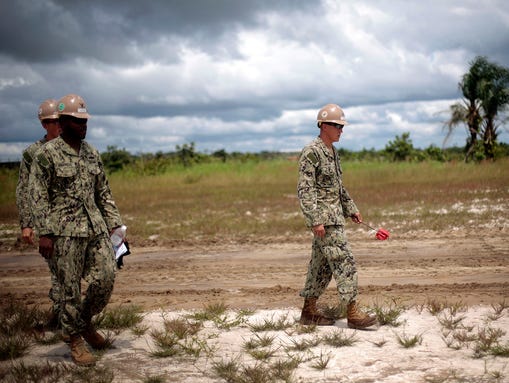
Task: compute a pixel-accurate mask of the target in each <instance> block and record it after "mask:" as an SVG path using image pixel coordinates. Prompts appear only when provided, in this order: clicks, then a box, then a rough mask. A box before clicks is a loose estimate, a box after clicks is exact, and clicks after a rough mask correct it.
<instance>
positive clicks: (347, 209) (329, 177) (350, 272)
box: [297, 137, 359, 303]
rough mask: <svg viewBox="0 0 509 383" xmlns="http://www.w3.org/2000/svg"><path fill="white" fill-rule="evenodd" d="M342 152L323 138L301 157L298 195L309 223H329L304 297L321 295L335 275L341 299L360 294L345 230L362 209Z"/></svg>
mask: <svg viewBox="0 0 509 383" xmlns="http://www.w3.org/2000/svg"><path fill="white" fill-rule="evenodd" d="M342 174H343V171H342V169H341V162H340V159H339V155H338V153H337V152H336V150H335V149H334V147H333V150H332V151H330V150H329V149H328V148H327V146H326V145H325V144H324V142H323V141H322V139H321V138H320V137H318V138H316V139H315V140H314V141H313V142H311V143H310V144H309V145H307V146H306V147H305V148H304V149H303V150H302V152H301V155H300V159H299V180H298V184H297V195H298V197H299V201H300V207H301V210H302V213H303V214H304V218H305V221H306V225H307V226H308V227H313V226H317V225H321V224H322V225H324V226H325V237H324V238H319V237H316V236H315V238H314V239H313V246H312V253H311V261H310V263H309V266H308V273H307V278H306V283H305V286H304V289H303V290H302V291H301V293H300V295H301V296H302V297H304V298H318V297H319V296H320V295H321V294H322V293H323V291H324V290H325V288H326V287H327V285H328V284H329V282H330V281H331V279H332V277H334V279H335V281H336V285H337V289H338V292H339V295H340V298H341V299H342V300H343V301H345V302H346V303H349V302H351V301H353V300H355V297H356V296H357V270H356V267H355V260H354V258H353V255H352V252H351V251H350V247H349V246H348V243H347V240H346V235H345V233H344V225H345V218H346V217H351V216H352V215H354V214H356V213H358V212H359V210H358V209H357V206H356V205H355V203H354V201H353V200H352V198H351V197H350V195H349V194H348V191H347V190H346V188H345V187H344V185H343V180H342Z"/></svg>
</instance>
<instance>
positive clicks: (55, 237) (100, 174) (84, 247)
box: [29, 94, 122, 366]
mask: <svg viewBox="0 0 509 383" xmlns="http://www.w3.org/2000/svg"><path fill="white" fill-rule="evenodd" d="M57 108H58V109H57V110H58V113H59V122H60V126H61V127H62V133H61V135H60V137H59V138H56V139H54V140H53V141H50V142H48V143H47V144H45V145H44V146H43V147H41V149H40V150H38V151H37V153H36V154H35V159H34V162H33V164H32V169H31V173H30V178H29V187H30V190H31V192H32V199H31V206H32V215H33V222H34V228H35V230H36V232H37V234H38V235H39V252H40V253H41V255H42V256H43V257H44V258H46V259H47V260H48V263H49V265H50V268H51V271H52V273H53V274H54V275H55V276H56V278H57V279H58V281H59V284H60V287H61V291H60V296H59V298H60V302H61V307H62V313H61V316H60V321H61V324H62V327H63V329H64V330H65V331H66V332H67V333H68V334H69V336H70V347H71V357H72V359H73V361H74V362H75V363H76V364H78V365H82V366H90V365H93V364H95V357H94V356H93V355H92V354H91V353H90V351H89V350H88V349H87V347H86V346H85V344H84V342H83V338H84V339H85V340H86V341H87V342H88V343H89V344H90V345H91V346H92V347H93V348H95V349H100V348H104V347H106V346H108V343H107V341H106V340H105V339H104V338H103V337H102V335H100V334H99V333H98V332H97V331H96V330H95V329H94V327H93V325H92V317H93V315H95V314H98V313H100V312H101V311H102V310H103V309H104V307H105V306H106V304H107V303H108V301H109V299H110V296H111V293H112V290H113V283H114V280H115V259H114V254H113V247H112V243H111V240H110V237H109V235H110V233H111V232H112V231H113V230H114V229H115V228H117V227H120V226H121V225H122V221H121V218H120V214H119V212H118V209H117V207H116V205H115V202H114V201H113V198H112V195H111V191H110V187H109V185H108V181H107V179H106V175H105V172H104V168H103V164H102V161H101V157H100V155H99V153H98V152H97V150H96V149H94V148H93V147H92V146H90V144H88V143H87V142H86V141H84V139H85V136H86V132H87V121H88V117H89V115H88V112H87V108H86V104H85V101H84V100H83V99H82V98H81V97H80V96H77V95H73V94H71V95H67V96H65V97H63V98H62V99H60V100H59V103H58V107H57ZM82 277H83V278H85V279H86V281H87V282H88V288H87V291H86V294H85V297H84V299H82V297H81V279H82Z"/></svg>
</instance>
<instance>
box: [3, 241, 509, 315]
mask: <svg viewBox="0 0 509 383" xmlns="http://www.w3.org/2000/svg"><path fill="white" fill-rule="evenodd" d="M350 242H351V246H352V250H353V252H354V255H355V257H356V262H357V267H358V273H359V287H360V300H361V302H362V303H365V304H367V305H369V304H371V303H372V302H373V301H375V300H376V301H379V300H380V299H386V298H387V297H389V298H390V297H394V298H398V299H402V300H405V301H407V303H409V304H414V303H424V302H425V301H426V300H428V299H447V300H449V301H458V300H461V301H462V302H463V303H465V304H467V305H473V304H491V303H498V302H499V301H500V300H501V299H503V298H504V297H506V298H507V297H509V246H508V245H507V238H506V233H496V232H495V233H493V232H491V233H466V232H461V233H455V235H448V236H446V237H437V236H430V237H427V238H426V237H424V238H423V236H422V235H421V237H419V238H406V239H398V238H391V239H389V240H388V241H377V240H374V239H373V238H372V237H367V236H363V237H359V238H356V237H353V238H351V240H350ZM132 253H133V254H131V255H129V256H128V257H126V258H125V266H124V268H123V269H122V270H120V271H119V272H118V275H117V279H116V283H115V290H114V293H113V296H112V299H111V304H112V305H118V304H124V303H134V304H137V305H141V306H142V307H144V308H145V309H147V310H151V309H159V308H163V309H174V310H179V309H200V308H202V307H203V305H204V304H205V303H207V302H211V301H222V302H224V303H225V304H226V305H227V306H229V307H231V308H235V309H237V308H247V309H251V308H266V309H270V308H280V307H294V306H295V307H300V305H301V304H302V298H300V297H299V291H300V289H301V288H302V286H303V283H304V279H305V275H306V270H307V264H308V262H309V257H310V243H308V242H304V241H301V242H298V243H280V242H278V241H277V240H274V241H272V242H271V241H269V240H267V241H266V242H265V244H263V245H261V244H258V245H244V246H239V245H232V246H224V247H221V248H219V247H200V248H194V249H189V248H188V249H162V248H133V249H132ZM49 287H50V280H49V272H48V268H47V265H46V263H45V261H44V260H43V259H42V258H41V257H40V256H39V255H38V254H37V253H36V251H35V250H34V249H30V250H25V251H24V252H23V253H19V252H9V253H0V298H2V299H5V298H6V296H7V295H13V296H14V297H15V298H19V299H23V300H24V301H25V302H28V303H37V304H40V305H42V306H44V305H46V304H48V302H49V301H48V298H47V293H48V289H49ZM321 301H322V302H323V303H327V304H335V303H337V298H336V293H335V283H334V282H332V283H331V284H330V285H329V288H328V290H327V292H326V294H325V295H324V296H323V297H322V298H321Z"/></svg>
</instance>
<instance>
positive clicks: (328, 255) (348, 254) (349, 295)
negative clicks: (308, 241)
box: [300, 226, 358, 304]
mask: <svg viewBox="0 0 509 383" xmlns="http://www.w3.org/2000/svg"><path fill="white" fill-rule="evenodd" d="M332 277H334V280H335V281H336V287H337V289H338V293H339V298H340V300H341V301H342V302H343V303H347V304H348V303H350V302H352V301H354V300H355V298H356V297H357V294H358V289H357V269H356V267H355V260H354V258H353V254H352V251H351V250H350V246H349V245H348V242H347V240H346V235H345V232H344V228H343V226H326V227H325V237H324V238H319V237H317V236H315V237H314V239H313V247H312V253H311V260H310V261H309V266H308V273H307V277H306V283H305V285H304V289H303V290H302V291H301V292H300V296H301V297H304V298H318V297H319V296H320V295H322V293H323V292H324V291H325V289H326V288H327V286H328V285H329V283H330V281H331V279H332Z"/></svg>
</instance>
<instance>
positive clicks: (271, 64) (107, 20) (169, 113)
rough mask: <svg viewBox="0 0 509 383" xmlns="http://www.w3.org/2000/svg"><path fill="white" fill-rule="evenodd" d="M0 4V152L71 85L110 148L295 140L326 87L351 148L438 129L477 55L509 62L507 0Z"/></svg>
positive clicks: (298, 143) (282, 144)
mask: <svg viewBox="0 0 509 383" xmlns="http://www.w3.org/2000/svg"><path fill="white" fill-rule="evenodd" d="M0 11H1V13H2V23H0V159H1V160H5V158H12V155H13V153H14V155H15V156H18V157H19V154H20V153H21V150H22V149H23V147H25V146H27V145H28V144H30V143H31V142H33V141H35V140H36V139H38V138H39V137H40V136H42V133H43V131H42V128H41V127H40V124H39V122H38V121H37V119H36V111H37V107H38V105H39V103H40V102H41V101H42V100H44V99H46V98H48V97H53V98H60V97H61V96H63V95H65V94H68V93H77V94H80V95H81V96H83V97H84V98H85V100H86V101H87V103H88V107H89V110H90V112H91V114H92V118H91V120H90V123H89V134H88V139H89V140H90V141H91V142H92V143H93V144H94V145H96V146H97V147H99V149H101V150H104V149H105V148H106V147H107V146H108V145H117V146H120V147H125V148H126V149H128V150H129V151H132V152H154V151H157V150H163V151H169V150H172V149H173V148H174V147H175V145H177V144H182V143H185V142H190V141H194V142H195V143H196V147H197V148H199V149H200V150H208V151H212V150H217V149H221V148H225V149H227V150H239V151H242V150H245V151H258V150H298V149H299V148H300V147H302V145H303V144H305V143H306V141H308V140H309V139H311V138H312V137H313V136H314V135H316V133H317V131H316V130H315V128H314V119H315V118H316V111H317V109H318V108H319V107H320V106H321V105H323V104H325V103H328V102H331V101H332V102H337V103H339V104H341V106H343V107H344V108H345V110H346V112H347V118H348V119H349V120H351V122H352V130H351V131H347V132H345V135H344V136H343V137H342V143H341V144H342V145H345V146H346V147H347V148H350V149H361V148H362V147H363V146H365V147H377V148H380V147H383V146H384V145H385V143H386V142H387V141H388V140H389V139H393V138H394V136H395V135H396V134H401V133H403V132H405V131H410V132H411V135H412V137H413V138H414V137H415V139H414V144H416V145H418V146H421V147H422V146H426V145H427V144H429V143H435V144H437V145H440V144H441V142H442V140H443V137H444V133H443V131H442V125H443V120H445V119H446V117H445V116H444V117H440V118H438V117H437V115H439V114H440V113H443V112H444V111H447V109H448V107H449V105H450V104H451V103H453V102H455V101H456V100H457V99H458V98H459V97H460V93H459V90H458V82H459V80H460V78H461V76H462V74H464V73H465V71H466V70H467V68H468V63H469V61H471V60H473V59H474V58H475V57H476V56H477V55H486V56H487V57H488V58H489V59H490V60H493V61H495V62H497V63H499V64H501V65H504V66H509V5H508V3H507V2H505V1H502V0H499V1H492V0H485V1H475V2H474V1H471V0H462V1H459V0H451V1H438V0H432V1H426V2H419V1H403V0H394V1H382V2H380V1H374V0H359V1H339V0H322V1H291V0H286V1H273V0H271V1H268V0H252V1H239V0H236V1H234V0H223V1H220V0H187V1H184V0H182V1H163V0H160V1H145V2H142V1H135V0H127V1H99V0H92V1H83V2H75V1H67V0H60V1H58V0H54V1H48V0H39V1H36V0H19V1H15V2H12V3H6V2H1V3H0ZM460 133H462V134H463V133H464V132H461V131H460ZM460 136H461V134H460ZM507 136H508V134H507V132H506V131H504V133H503V134H502V135H501V136H500V138H501V139H502V140H504V139H505V140H507V139H506V137H507ZM463 139H464V138H463ZM458 142H459V143H460V144H462V141H461V140H460V141H458Z"/></svg>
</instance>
